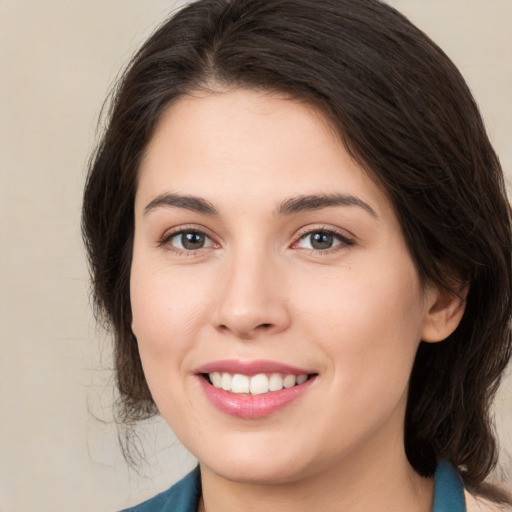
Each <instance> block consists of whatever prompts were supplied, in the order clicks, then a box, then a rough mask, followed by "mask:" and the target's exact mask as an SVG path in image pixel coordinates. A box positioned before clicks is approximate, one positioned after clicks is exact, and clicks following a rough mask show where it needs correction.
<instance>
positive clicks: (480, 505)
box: [464, 490, 512, 512]
mask: <svg viewBox="0 0 512 512" xmlns="http://www.w3.org/2000/svg"><path fill="white" fill-rule="evenodd" d="M464 497H465V498H466V508H467V512H512V506H510V505H498V504H497V503H493V502H492V501H489V500H486V499H484V498H479V497H476V496H474V495H473V494H471V493H470V492H468V491H466V490H465V491H464Z"/></svg>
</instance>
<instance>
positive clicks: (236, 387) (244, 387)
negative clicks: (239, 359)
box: [231, 373, 249, 393]
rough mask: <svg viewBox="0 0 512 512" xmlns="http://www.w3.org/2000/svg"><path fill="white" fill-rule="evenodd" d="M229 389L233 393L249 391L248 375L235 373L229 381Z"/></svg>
mask: <svg viewBox="0 0 512 512" xmlns="http://www.w3.org/2000/svg"><path fill="white" fill-rule="evenodd" d="M231 391H232V392H233V393H249V377H247V375H241V374H239V373H235V375H233V380H232V381H231Z"/></svg>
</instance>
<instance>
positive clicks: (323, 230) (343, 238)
mask: <svg viewBox="0 0 512 512" xmlns="http://www.w3.org/2000/svg"><path fill="white" fill-rule="evenodd" d="M314 234H322V235H328V236H332V237H334V238H336V239H337V240H338V241H339V243H338V244H336V245H334V246H333V247H329V248H328V249H303V250H305V251H308V252H309V253H310V254H312V255H324V254H333V253H336V252H338V251H340V250H342V249H343V248H345V247H351V246H352V245H354V243H355V241H354V240H353V239H351V238H349V237H348V236H347V235H346V234H344V233H342V232H341V231H338V230H336V229H333V228H327V227H317V228H313V229H311V228H308V229H307V230H305V231H304V232H302V233H300V234H299V236H298V238H297V241H296V242H294V243H293V244H292V247H295V246H297V244H298V243H299V242H301V241H302V240H304V239H306V238H307V237H309V236H312V235H314Z"/></svg>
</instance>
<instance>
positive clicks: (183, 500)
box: [122, 462, 466, 512]
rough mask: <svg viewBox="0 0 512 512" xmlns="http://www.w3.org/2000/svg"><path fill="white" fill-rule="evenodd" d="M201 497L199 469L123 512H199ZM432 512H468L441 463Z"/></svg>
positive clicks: (461, 493) (460, 491)
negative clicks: (198, 505) (198, 506)
mask: <svg viewBox="0 0 512 512" xmlns="http://www.w3.org/2000/svg"><path fill="white" fill-rule="evenodd" d="M200 496H201V478H200V473H199V467H197V468H196V469H194V470H193V471H192V472H190V473H189V474H188V475H187V476H186V477H185V478H182V479H181V480H180V481H179V482H178V483H176V484H174V485H173V486H172V487H171V488H170V489H168V490H167V491H164V492H162V493H160V494H158V495H156V496H155V497H154V498H151V499H149V500H148V501H145V502H144V503H141V504H140V505H137V506H135V507H132V508H127V509H126V510H124V511H122V512H196V511H197V504H198V502H199V498H200ZM432 512H466V503H465V500H464V488H463V487H462V482H461V480H460V477H459V475H458V474H457V473H456V472H455V471H454V469H453V468H452V467H451V466H450V464H448V463H447V462H440V463H439V465H438V466H437V470H436V474H435V478H434V507H433V508H432Z"/></svg>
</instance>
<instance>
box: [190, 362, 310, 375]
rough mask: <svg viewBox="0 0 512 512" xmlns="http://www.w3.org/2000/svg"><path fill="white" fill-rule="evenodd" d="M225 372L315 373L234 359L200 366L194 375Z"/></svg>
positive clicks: (273, 363) (272, 363)
mask: <svg viewBox="0 0 512 512" xmlns="http://www.w3.org/2000/svg"><path fill="white" fill-rule="evenodd" d="M212 372H227V373H233V374H234V373H241V374H242V375H249V376H250V375H257V374H258V373H282V374H284V375H305V374H310V373H315V372H314V370H308V369H305V368H297V367H295V366H289V365H287V364H282V363H278V362H276V361H265V360H263V359H262V360H256V361H249V362H247V361H245V362H244V361H237V360H235V359H223V360H222V361H213V362H211V363H207V364H205V365H203V366H200V367H199V368H197V369H196V370H195V373H212Z"/></svg>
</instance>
